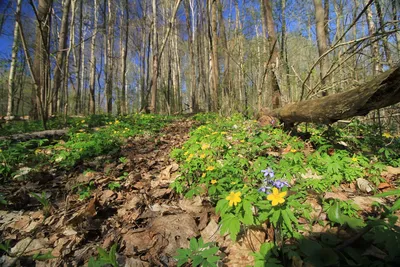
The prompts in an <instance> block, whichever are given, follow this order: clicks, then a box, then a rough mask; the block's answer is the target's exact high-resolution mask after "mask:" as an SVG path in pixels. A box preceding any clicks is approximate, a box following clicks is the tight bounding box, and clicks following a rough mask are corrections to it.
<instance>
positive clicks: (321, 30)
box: [314, 0, 328, 96]
mask: <svg viewBox="0 0 400 267" xmlns="http://www.w3.org/2000/svg"><path fill="white" fill-rule="evenodd" d="M314 7H315V20H316V29H317V43H318V53H319V56H321V55H323V54H324V53H325V52H326V50H328V44H327V40H328V39H327V36H326V31H325V15H324V8H323V7H322V2H321V0H314ZM327 72H328V60H327V58H326V57H323V58H322V59H321V61H320V78H321V85H322V87H323V86H324V85H325V81H326V80H325V79H326V77H325V76H326V74H327ZM326 95H328V92H327V91H326V90H324V91H323V92H322V96H326Z"/></svg>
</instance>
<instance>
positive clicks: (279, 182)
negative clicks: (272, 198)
mask: <svg viewBox="0 0 400 267" xmlns="http://www.w3.org/2000/svg"><path fill="white" fill-rule="evenodd" d="M272 186H274V187H276V188H278V189H282V187H284V186H289V184H288V182H286V181H283V180H276V181H274V182H273V183H272Z"/></svg>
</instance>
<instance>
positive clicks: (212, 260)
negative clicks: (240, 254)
mask: <svg viewBox="0 0 400 267" xmlns="http://www.w3.org/2000/svg"><path fill="white" fill-rule="evenodd" d="M219 260H220V257H219V256H215V255H214V256H210V257H207V261H208V262H210V263H215V262H217V261H219Z"/></svg>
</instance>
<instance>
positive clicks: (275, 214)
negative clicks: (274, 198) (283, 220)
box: [271, 209, 281, 227]
mask: <svg viewBox="0 0 400 267" xmlns="http://www.w3.org/2000/svg"><path fill="white" fill-rule="evenodd" d="M280 217H281V209H275V210H274V211H273V213H272V216H271V223H272V225H273V226H275V227H276V226H277V224H278V221H279V218H280Z"/></svg>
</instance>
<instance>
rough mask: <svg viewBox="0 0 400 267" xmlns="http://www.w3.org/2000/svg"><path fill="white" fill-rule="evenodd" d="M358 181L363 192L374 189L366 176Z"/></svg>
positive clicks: (358, 185)
mask: <svg viewBox="0 0 400 267" xmlns="http://www.w3.org/2000/svg"><path fill="white" fill-rule="evenodd" d="M356 181H357V187H358V188H359V189H360V190H361V192H365V193H369V192H371V191H372V190H374V189H373V187H372V185H371V183H370V182H369V181H368V180H365V179H364V178H358V179H357V180H356Z"/></svg>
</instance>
